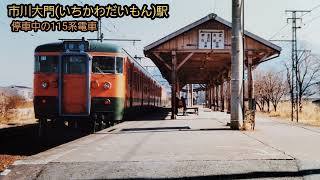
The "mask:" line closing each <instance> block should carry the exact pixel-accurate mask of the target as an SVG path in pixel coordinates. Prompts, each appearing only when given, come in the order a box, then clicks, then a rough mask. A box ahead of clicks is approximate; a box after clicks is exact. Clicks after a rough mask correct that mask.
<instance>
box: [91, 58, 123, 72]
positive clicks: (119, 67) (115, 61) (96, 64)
mask: <svg viewBox="0 0 320 180" xmlns="http://www.w3.org/2000/svg"><path fill="white" fill-rule="evenodd" d="M92 72H93V73H111V74H115V73H123V58H122V57H113V56H94V57H93V59H92Z"/></svg>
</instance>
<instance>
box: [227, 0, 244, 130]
mask: <svg viewBox="0 0 320 180" xmlns="http://www.w3.org/2000/svg"><path fill="white" fill-rule="evenodd" d="M243 1H244V0H232V45H231V48H232V58H231V120H230V127H231V129H240V128H241V127H242V124H243V35H242V32H241V29H242V26H241V21H242V18H241V16H242V11H243Z"/></svg>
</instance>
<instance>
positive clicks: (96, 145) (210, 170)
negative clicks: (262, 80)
mask: <svg viewBox="0 0 320 180" xmlns="http://www.w3.org/2000/svg"><path fill="white" fill-rule="evenodd" d="M150 119H151V118H150ZM152 119H153V120H141V121H128V122H124V123H121V124H118V125H116V126H114V127H111V128H108V129H105V130H102V131H100V132H98V133H96V134H92V135H89V136H86V137H84V138H81V139H78V140H75V141H73V142H70V143H67V144H64V145H61V146H59V147H56V148H53V149H51V150H48V151H45V152H43V153H40V154H37V155H34V156H31V157H29V158H28V159H26V160H22V161H17V162H15V164H14V165H13V166H12V167H11V168H10V170H11V172H10V173H8V174H7V175H6V176H2V178H4V179H123V178H131V179H140V178H145V179H149V178H155V179H162V178H170V179H177V178H183V177H191V178H195V179H203V178H204V179H212V178H214V179H217V178H220V179H246V178H248V179H269V178H272V179H273V178H275V179H301V178H309V179H312V178H313V179H318V178H320V176H318V175H319V174H320V151H319V150H320V148H319V147H320V145H319V142H320V132H319V131H318V129H317V128H308V127H305V126H302V125H296V124H291V123H286V122H284V121H277V120H271V119H270V118H262V117H260V118H258V119H257V124H256V127H257V129H256V131H254V132H242V131H232V130H229V127H227V126H226V124H227V121H228V120H229V115H227V114H226V113H221V112H211V111H210V110H208V109H200V114H199V116H196V115H191V114H190V115H188V116H178V120H168V118H167V117H164V116H163V117H162V119H164V120H156V118H154V116H153V118H152Z"/></svg>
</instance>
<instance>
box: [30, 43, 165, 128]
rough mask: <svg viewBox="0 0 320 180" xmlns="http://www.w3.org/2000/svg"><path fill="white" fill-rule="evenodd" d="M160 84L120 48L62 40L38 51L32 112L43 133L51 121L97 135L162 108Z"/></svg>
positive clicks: (44, 46) (36, 53)
mask: <svg viewBox="0 0 320 180" xmlns="http://www.w3.org/2000/svg"><path fill="white" fill-rule="evenodd" d="M161 94H162V86H161V85H160V84H159V83H158V82H157V81H156V80H155V79H154V78H152V75H150V74H149V73H148V72H147V71H146V70H145V69H144V68H143V67H142V66H141V65H140V64H139V63H138V62H136V61H135V59H134V58H132V57H131V56H130V55H129V54H128V53H127V52H126V51H125V50H124V49H122V48H121V47H119V46H117V45H114V44H109V43H102V42H91V41H86V40H84V39H82V40H64V41H62V42H58V43H50V44H44V45H40V46H38V47H36V49H35V68H34V111H35V117H36V118H37V119H39V124H40V126H39V127H40V128H39V133H40V134H43V131H45V127H46V125H47V123H48V121H50V122H57V123H59V122H60V123H61V122H65V121H67V122H68V124H77V125H81V126H89V127H91V128H92V129H93V131H96V130H97V129H99V128H100V129H101V128H104V127H105V126H107V125H108V124H112V123H114V122H117V121H122V120H125V119H126V118H127V117H128V116H130V114H133V113H137V112H141V111H145V110H148V109H154V108H158V107H161V106H162V104H161Z"/></svg>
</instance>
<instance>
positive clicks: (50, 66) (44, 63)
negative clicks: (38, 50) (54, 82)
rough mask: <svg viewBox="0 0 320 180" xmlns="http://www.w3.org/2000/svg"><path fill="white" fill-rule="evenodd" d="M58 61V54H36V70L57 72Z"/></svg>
mask: <svg viewBox="0 0 320 180" xmlns="http://www.w3.org/2000/svg"><path fill="white" fill-rule="evenodd" d="M58 61H59V57H58V56H35V63H34V71H35V72H36V73H37V72H41V73H57V72H58Z"/></svg>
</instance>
